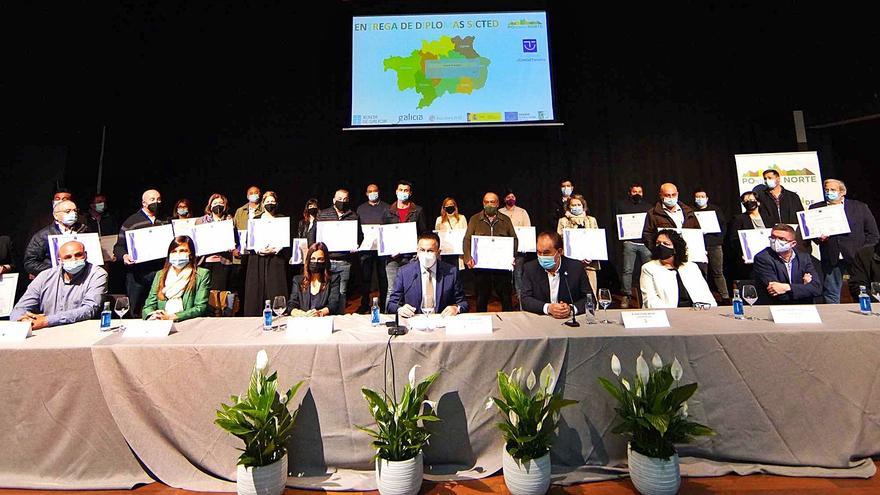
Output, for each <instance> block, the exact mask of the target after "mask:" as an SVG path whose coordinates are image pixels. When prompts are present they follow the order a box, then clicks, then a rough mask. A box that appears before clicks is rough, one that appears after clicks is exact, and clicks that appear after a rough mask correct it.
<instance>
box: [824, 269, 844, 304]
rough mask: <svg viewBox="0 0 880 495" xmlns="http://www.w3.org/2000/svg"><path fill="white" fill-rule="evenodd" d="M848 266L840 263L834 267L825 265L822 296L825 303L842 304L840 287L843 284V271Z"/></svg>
mask: <svg viewBox="0 0 880 495" xmlns="http://www.w3.org/2000/svg"><path fill="white" fill-rule="evenodd" d="M844 271H846V267H845V266H844V265H843V263H842V262H841V263H838V264H837V266H834V267H830V266H828V267H825V280H823V283H822V297H823V298H824V299H825V304H840V287H841V286H842V285H843V272H844Z"/></svg>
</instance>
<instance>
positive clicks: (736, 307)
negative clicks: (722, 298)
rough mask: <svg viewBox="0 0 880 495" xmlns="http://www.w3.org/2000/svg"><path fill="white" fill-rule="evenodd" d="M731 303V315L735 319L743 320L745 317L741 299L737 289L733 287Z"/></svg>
mask: <svg viewBox="0 0 880 495" xmlns="http://www.w3.org/2000/svg"><path fill="white" fill-rule="evenodd" d="M731 303H732V304H733V317H734V318H736V319H737V320H743V319H745V317H746V314H745V310H744V309H743V300H742V298H741V297H739V289H733V299H732V300H731Z"/></svg>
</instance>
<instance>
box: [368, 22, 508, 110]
mask: <svg viewBox="0 0 880 495" xmlns="http://www.w3.org/2000/svg"><path fill="white" fill-rule="evenodd" d="M490 63H491V61H490V60H489V59H488V58H485V57H481V56H480V54H479V53H477V52H476V51H475V50H474V37H473V36H465V37H460V36H455V37H452V38H450V37H449V36H441V37H440V39H438V40H435V41H424V40H423V41H422V47H421V49H417V50H413V51H412V52H411V53H410V54H409V56H408V57H396V56H395V57H388V58H386V59H385V60H384V65H385V68H384V70H385V71H387V70H389V69H391V70H394V71H396V72H397V89H399V90H400V91H407V90H409V89H414V90H415V92H416V93H418V94H420V95H422V98H421V99H420V100H419V105H418V107H417V108H425V107H428V106H431V103H432V102H433V101H434V100H436V99H437V98H440V97H441V96H443V95H444V94H446V93H463V94H471V93H472V92H473V91H474V90H477V89H480V88H482V87H483V86H484V85H485V84H486V78H488V77H489V64H490Z"/></svg>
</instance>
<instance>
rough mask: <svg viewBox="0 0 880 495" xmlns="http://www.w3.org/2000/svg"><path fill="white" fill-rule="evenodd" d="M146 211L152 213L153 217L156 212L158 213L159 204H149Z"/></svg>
mask: <svg viewBox="0 0 880 495" xmlns="http://www.w3.org/2000/svg"><path fill="white" fill-rule="evenodd" d="M147 210H148V211H149V212H150V213H152V214H153V215H155V214H156V212H157V211H159V203H150V204H148V205H147Z"/></svg>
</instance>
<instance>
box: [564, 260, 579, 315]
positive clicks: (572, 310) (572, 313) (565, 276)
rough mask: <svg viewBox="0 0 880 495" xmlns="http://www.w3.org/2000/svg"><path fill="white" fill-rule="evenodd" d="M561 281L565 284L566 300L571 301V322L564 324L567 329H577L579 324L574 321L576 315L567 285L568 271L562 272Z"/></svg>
mask: <svg viewBox="0 0 880 495" xmlns="http://www.w3.org/2000/svg"><path fill="white" fill-rule="evenodd" d="M562 281H563V282H565V290H567V291H568V299H569V300H570V301H571V304H569V306H570V307H571V320H570V321H567V322H565V325H566V326H569V327H579V326H581V324H580V323H578V322H577V320H576V319H575V317H576V316H577V315H576V314H575V311H574V296H572V295H571V287H569V285H568V271H564V272H562Z"/></svg>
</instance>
